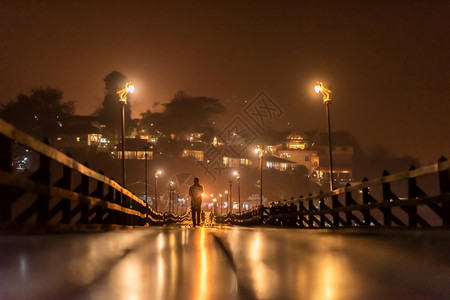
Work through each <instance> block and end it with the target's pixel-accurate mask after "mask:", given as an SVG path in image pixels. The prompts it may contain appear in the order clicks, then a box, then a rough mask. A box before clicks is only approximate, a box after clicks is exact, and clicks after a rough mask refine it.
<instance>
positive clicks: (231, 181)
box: [228, 180, 233, 213]
mask: <svg viewBox="0 0 450 300" xmlns="http://www.w3.org/2000/svg"><path fill="white" fill-rule="evenodd" d="M229 183H230V190H229V191H230V200H229V202H228V204H229V206H230V212H231V213H233V206H231V201H232V200H233V199H232V198H231V188H232V186H233V180H230V182H229Z"/></svg>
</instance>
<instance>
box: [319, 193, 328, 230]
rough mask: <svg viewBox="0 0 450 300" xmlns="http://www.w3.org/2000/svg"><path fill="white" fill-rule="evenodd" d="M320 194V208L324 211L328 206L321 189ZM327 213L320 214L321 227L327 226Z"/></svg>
mask: <svg viewBox="0 0 450 300" xmlns="http://www.w3.org/2000/svg"><path fill="white" fill-rule="evenodd" d="M319 194H320V195H321V197H320V199H319V210H320V211H324V210H327V209H328V207H327V206H326V205H325V198H324V197H323V192H322V191H320V192H319ZM325 217H326V216H325V215H320V227H321V228H324V227H325Z"/></svg>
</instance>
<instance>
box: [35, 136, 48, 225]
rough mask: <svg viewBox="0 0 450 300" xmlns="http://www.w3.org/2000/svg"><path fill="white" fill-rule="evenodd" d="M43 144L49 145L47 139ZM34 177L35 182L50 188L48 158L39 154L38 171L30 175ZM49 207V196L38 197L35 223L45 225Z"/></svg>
mask: <svg viewBox="0 0 450 300" xmlns="http://www.w3.org/2000/svg"><path fill="white" fill-rule="evenodd" d="M44 143H45V144H47V145H48V144H49V141H48V139H45V140H44ZM32 176H33V177H35V179H36V181H37V182H39V183H41V184H43V185H46V186H50V158H49V157H47V156H45V155H43V154H39V169H38V170H37V172H36V173H35V174H33V175H32ZM49 205H50V197H49V196H38V199H37V208H36V209H37V220H36V221H37V223H38V224H47V222H48V215H49Z"/></svg>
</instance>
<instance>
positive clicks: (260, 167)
mask: <svg viewBox="0 0 450 300" xmlns="http://www.w3.org/2000/svg"><path fill="white" fill-rule="evenodd" d="M255 153H256V154H258V157H259V169H260V175H259V184H260V185H259V205H260V206H261V207H262V205H263V203H262V202H263V192H262V190H263V176H262V175H263V172H262V170H263V155H264V150H263V149H262V148H261V147H260V146H259V145H257V146H256V148H255Z"/></svg>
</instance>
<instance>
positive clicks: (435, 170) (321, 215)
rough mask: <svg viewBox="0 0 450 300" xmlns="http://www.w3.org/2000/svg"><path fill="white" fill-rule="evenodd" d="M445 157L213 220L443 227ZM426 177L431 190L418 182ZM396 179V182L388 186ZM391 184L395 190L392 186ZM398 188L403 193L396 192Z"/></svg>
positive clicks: (449, 217)
mask: <svg viewBox="0 0 450 300" xmlns="http://www.w3.org/2000/svg"><path fill="white" fill-rule="evenodd" d="M449 166H450V162H449V161H448V160H447V159H446V158H444V157H442V158H441V159H440V160H439V161H438V162H437V163H435V164H432V165H430V166H426V167H422V168H419V169H415V167H414V166H411V168H410V169H409V170H408V171H405V172H400V173H397V174H393V175H390V174H389V173H388V172H387V171H385V172H384V173H383V176H382V177H380V178H377V179H374V180H367V179H364V180H363V182H362V183H359V184H355V185H350V184H347V185H346V186H345V187H343V188H339V189H335V190H333V191H332V192H328V193H322V192H321V193H319V194H317V195H309V196H308V197H302V196H300V197H299V198H297V199H293V198H292V199H291V200H285V201H283V203H274V204H271V205H270V206H269V207H263V208H260V207H258V208H254V209H253V210H250V211H247V212H242V213H237V214H228V215H223V216H217V217H216V222H217V223H221V224H231V225H242V226H251V225H261V224H263V225H269V226H281V227H298V228H328V227H353V226H380V227H381V226H384V227H395V226H399V227H448V226H450V180H449ZM423 177H425V178H426V180H424V185H425V183H426V184H427V186H430V185H434V187H433V188H432V189H431V190H435V191H437V192H436V193H435V194H430V193H426V192H424V190H423V189H422V188H421V187H420V186H419V184H418V183H417V181H418V179H419V178H423ZM394 185H395V187H393V186H394ZM394 189H395V190H396V191H395V192H394ZM402 192H403V194H404V195H403V196H401V194H400V193H402Z"/></svg>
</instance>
